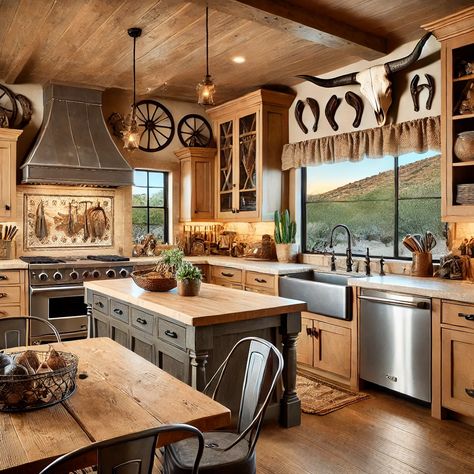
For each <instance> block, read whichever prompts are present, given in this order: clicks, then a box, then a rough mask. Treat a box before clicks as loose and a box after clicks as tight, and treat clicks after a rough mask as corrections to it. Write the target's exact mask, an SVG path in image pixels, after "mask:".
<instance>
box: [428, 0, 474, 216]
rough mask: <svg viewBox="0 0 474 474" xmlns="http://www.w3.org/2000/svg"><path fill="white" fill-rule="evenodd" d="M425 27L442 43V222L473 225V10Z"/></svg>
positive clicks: (466, 10)
mask: <svg viewBox="0 0 474 474" xmlns="http://www.w3.org/2000/svg"><path fill="white" fill-rule="evenodd" d="M423 27H424V28H425V29H426V30H428V31H432V32H433V33H434V35H435V36H436V38H437V39H438V40H439V41H440V42H441V68H442V70H441V77H442V84H441V97H442V99H441V100H442V103H441V104H442V105H441V148H442V167H443V170H442V171H443V172H442V183H441V184H442V197H443V199H442V211H441V212H442V219H443V220H444V221H447V222H459V221H472V219H473V217H474V136H473V135H474V70H473V69H474V62H473V58H474V7H470V8H467V9H465V10H463V11H461V12H459V13H456V14H454V15H450V16H449V17H446V18H443V19H441V20H438V21H435V22H433V23H430V24H428V25H424V26H423ZM464 132H472V133H470V134H469V133H468V134H466V133H464ZM469 148H470V150H471V151H470V153H469ZM469 155H471V158H470V157H469Z"/></svg>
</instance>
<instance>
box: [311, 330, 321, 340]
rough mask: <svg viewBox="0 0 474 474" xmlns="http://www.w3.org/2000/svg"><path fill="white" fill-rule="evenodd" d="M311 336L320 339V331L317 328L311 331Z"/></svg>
mask: <svg viewBox="0 0 474 474" xmlns="http://www.w3.org/2000/svg"><path fill="white" fill-rule="evenodd" d="M311 335H312V336H313V337H315V338H316V339H317V338H318V337H319V331H318V330H317V329H316V328H313V329H312V330H311Z"/></svg>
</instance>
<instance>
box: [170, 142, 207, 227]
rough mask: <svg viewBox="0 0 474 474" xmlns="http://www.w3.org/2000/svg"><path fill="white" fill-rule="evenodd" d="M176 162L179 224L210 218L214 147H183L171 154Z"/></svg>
mask: <svg viewBox="0 0 474 474" xmlns="http://www.w3.org/2000/svg"><path fill="white" fill-rule="evenodd" d="M175 155H176V156H177V157H178V159H179V161H180V169H181V192H180V212H179V220H180V221H181V222H189V221H209V220H212V219H214V198H215V191H214V166H215V155H216V149H215V148H196V147H185V148H181V149H180V150H177V151H175Z"/></svg>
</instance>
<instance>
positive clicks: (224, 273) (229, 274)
mask: <svg viewBox="0 0 474 474" xmlns="http://www.w3.org/2000/svg"><path fill="white" fill-rule="evenodd" d="M221 275H222V276H225V277H229V278H231V277H233V276H234V274H233V273H227V272H221Z"/></svg>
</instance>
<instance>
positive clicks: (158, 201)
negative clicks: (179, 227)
mask: <svg viewBox="0 0 474 474" xmlns="http://www.w3.org/2000/svg"><path fill="white" fill-rule="evenodd" d="M146 234H153V235H155V237H156V238H157V239H159V240H161V241H162V242H166V241H167V240H168V173H164V172H161V171H146V170H135V171H134V172H133V192H132V236H133V240H134V241H136V240H139V239H141V238H142V237H143V236H144V235H146Z"/></svg>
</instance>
